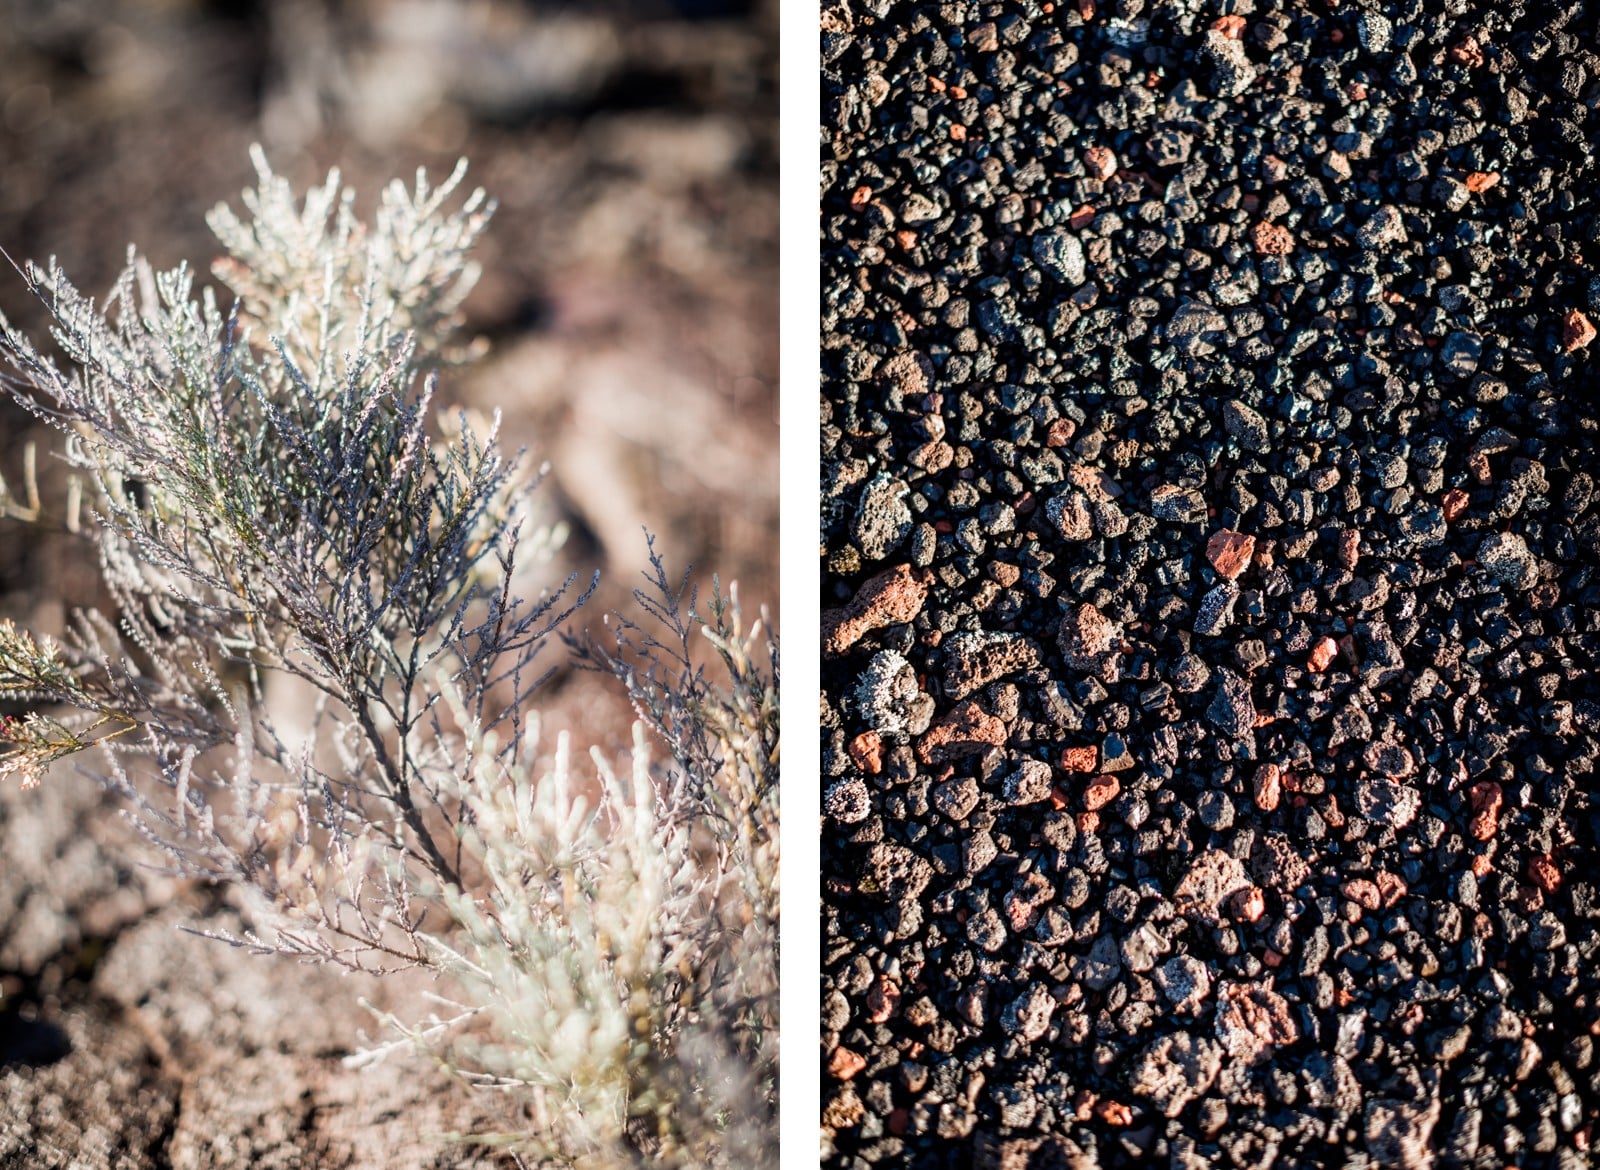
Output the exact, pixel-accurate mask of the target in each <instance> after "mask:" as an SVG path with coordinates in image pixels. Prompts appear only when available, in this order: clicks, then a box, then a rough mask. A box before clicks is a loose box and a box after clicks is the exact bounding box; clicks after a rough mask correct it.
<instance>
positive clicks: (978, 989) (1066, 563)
mask: <svg viewBox="0 0 1600 1170" xmlns="http://www.w3.org/2000/svg"><path fill="white" fill-rule="evenodd" d="M1597 26H1600V3H1596V2H1595V0H1588V2H1585V3H1572V2H1570V0H1555V2H1553V3H1531V2H1527V0H1506V2H1505V3H1498V4H1476V3H1468V2H1466V0H1429V2H1428V3H1423V2H1421V0H1396V2H1392V3H1384V4H1378V3H1373V2H1371V0H1354V2H1351V0H1345V2H1343V3H1336V2H1334V0H1288V2H1287V3H1284V4H1276V3H1271V2H1268V0H1212V2H1202V0H1167V2H1156V0H1109V2H1107V0H1065V2H1063V0H1056V2H1055V3H1053V4H1052V3H1035V2H1031V0H1022V2H1009V0H1008V2H1006V3H986V2H970V0H949V2H945V3H930V4H920V5H916V4H893V3H890V2H888V0H851V2H849V3H841V4H837V5H835V6H833V7H829V8H826V9H825V10H824V12H823V14H822V58H823V69H824V75H825V76H824V87H823V88H824V108H823V111H822V131H823V133H822V143H823V161H822V192H823V194H822V236H823V243H822V254H823V261H822V263H823V297H824V299H823V306H822V349H823V374H824V389H823V395H822V451H821V458H822V479H823V515H822V531H821V558H822V563H823V564H822V571H823V589H824V602H823V604H824V607H825V620H824V628H825V646H824V663H823V683H824V693H823V695H822V703H821V706H822V723H823V751H822V759H823V771H824V776H823V777H822V784H823V787H824V810H825V816H824V823H823V825H822V834H823V846H822V859H823V869H824V886H823V889H824V902H825V905H824V907H823V976H822V977H823V1005H824V1007H823V1019H822V1033H823V1034H822V1038H821V1040H822V1046H823V1063H824V1068H825V1072H824V1080H823V1113H824V1115H823V1118H822V1121H823V1127H824V1130H823V1132H824V1161H825V1164H827V1165H829V1166H832V1167H852V1168H854V1167H866V1166H918V1167H922V1166H928V1167H932V1166H971V1165H976V1166H980V1167H1006V1168H1008V1170H1009V1168H1019V1170H1020V1168H1022V1167H1045V1166H1048V1167H1072V1168H1074V1170H1084V1168H1090V1167H1095V1166H1104V1167H1115V1166H1135V1165H1138V1166H1145V1165H1158V1166H1171V1167H1174V1168H1182V1170H1192V1168H1200V1167H1209V1166H1237V1167H1252V1168H1254V1167H1265V1166H1272V1165H1278V1166H1323V1165H1329V1166H1331V1165H1342V1166H1351V1167H1363V1166H1364V1167H1389V1166H1397V1167H1406V1168H1411V1167H1423V1166H1429V1165H1437V1166H1445V1167H1484V1168H1488V1167H1501V1166H1518V1167H1562V1168H1576V1167H1580V1166H1587V1165H1591V1164H1592V1162H1591V1157H1592V1155H1591V1153H1590V1152H1589V1151H1590V1146H1591V1143H1594V1142H1597V1141H1600V1133H1597V1132H1596V1130H1597V1126H1596V1121H1597V1111H1600V1059H1597V1057H1596V1052H1595V1047H1596V1038H1597V1036H1600V973H1597V972H1600V962H1597V960H1600V866H1597V864H1596V861H1597V853H1596V845H1597V836H1600V812H1597V805H1596V802H1595V798H1594V793H1593V787H1594V772H1595V761H1596V757H1597V756H1600V701H1597V700H1600V695H1597V691H1596V686H1595V665H1596V656H1597V651H1600V507H1597V505H1596V493H1595V484H1594V477H1595V475H1596V474H1597V471H1596V467H1595V464H1596V460H1595V456H1594V452H1595V449H1596V439H1597V434H1596V432H1597V429H1600V427H1597V414H1596V400H1597V398H1600V394H1597V387H1596V360H1597V357H1596V354H1597V351H1600V346H1595V345H1593V341H1594V338H1595V335H1596V334H1595V328H1594V324H1593V322H1595V321H1600V216H1597V214H1596V211H1597V208H1596V192H1597V190H1600V173H1597V168H1596V165H1595V160H1596V152H1597V150H1600V145H1597V144H1600V116H1597V112H1596V111H1597V108H1600V53H1597V52H1596V48H1597V46H1600V35H1597V33H1600V27H1597Z"/></svg>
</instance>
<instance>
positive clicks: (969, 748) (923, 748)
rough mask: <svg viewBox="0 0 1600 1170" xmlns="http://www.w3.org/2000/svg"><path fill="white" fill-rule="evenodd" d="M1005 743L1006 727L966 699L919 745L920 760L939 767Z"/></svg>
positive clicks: (940, 721)
mask: <svg viewBox="0 0 1600 1170" xmlns="http://www.w3.org/2000/svg"><path fill="white" fill-rule="evenodd" d="M1005 741H1006V725H1005V724H1004V723H1002V722H1001V721H1000V720H999V719H997V718H995V717H994V716H993V715H990V714H989V713H988V712H987V711H985V710H984V709H983V708H982V707H980V706H979V705H978V701H977V700H976V699H963V700H962V701H961V702H960V703H957V704H956V705H955V707H954V708H952V709H951V710H950V711H949V712H948V713H947V714H946V715H945V716H944V717H943V718H942V719H940V720H938V721H937V722H936V723H934V725H933V726H932V727H930V728H929V729H928V732H927V734H926V735H924V736H923V737H922V738H921V739H920V740H919V741H918V742H917V758H918V759H919V760H921V761H922V762H923V763H924V764H938V763H943V762H945V761H947V760H956V759H961V758H962V757H964V756H973V755H980V754H982V753H983V752H986V751H988V750H989V749H990V748H992V747H999V746H1000V745H1001V744H1003V743H1005Z"/></svg>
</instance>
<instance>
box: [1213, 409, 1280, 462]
mask: <svg viewBox="0 0 1600 1170" xmlns="http://www.w3.org/2000/svg"><path fill="white" fill-rule="evenodd" d="M1222 428H1223V430H1225V431H1227V432H1228V434H1230V435H1232V436H1233V437H1234V438H1235V439H1238V440H1239V445H1240V446H1241V447H1244V448H1245V449H1247V450H1250V451H1266V450H1268V449H1269V448H1270V447H1271V446H1272V435H1271V432H1270V431H1269V430H1268V429H1267V420H1266V419H1264V418H1262V417H1261V414H1260V412H1258V411H1257V410H1255V409H1254V408H1252V407H1249V406H1246V405H1245V404H1244V403H1242V402H1240V401H1238V400H1237V399H1233V398H1230V399H1229V400H1228V401H1227V402H1224V403H1223V404H1222Z"/></svg>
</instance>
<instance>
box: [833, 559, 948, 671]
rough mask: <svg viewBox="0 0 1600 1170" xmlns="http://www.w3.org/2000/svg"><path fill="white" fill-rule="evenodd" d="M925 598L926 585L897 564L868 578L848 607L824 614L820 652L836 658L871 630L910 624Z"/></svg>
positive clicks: (913, 572) (909, 567) (926, 593)
mask: <svg viewBox="0 0 1600 1170" xmlns="http://www.w3.org/2000/svg"><path fill="white" fill-rule="evenodd" d="M927 599H928V585H927V582H926V581H925V580H923V579H922V578H920V577H919V576H918V574H917V572H916V570H914V569H913V568H912V567H911V566H910V565H896V566H895V567H894V568H892V569H888V570H886V571H885V572H882V573H879V574H878V575H877V576H875V577H869V578H868V579H867V580H866V581H864V582H862V584H861V588H860V589H857V590H856V595H855V596H854V597H852V598H851V599H850V604H848V605H846V606H845V607H844V608H842V609H830V610H828V611H826V612H825V613H823V615H822V650H823V653H824V654H826V655H828V656H829V657H837V656H838V655H840V654H843V653H844V652H845V651H846V650H848V649H850V647H852V646H854V645H855V644H856V643H857V642H859V641H861V639H862V638H863V637H865V636H866V635H867V634H868V633H870V632H871V631H873V630H877V629H882V628H883V627H884V626H891V625H898V624H900V623H902V622H909V621H911V620H912V619H913V618H915V617H916V616H917V614H919V613H921V612H922V606H923V604H924V603H925V602H926V601H927Z"/></svg>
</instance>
